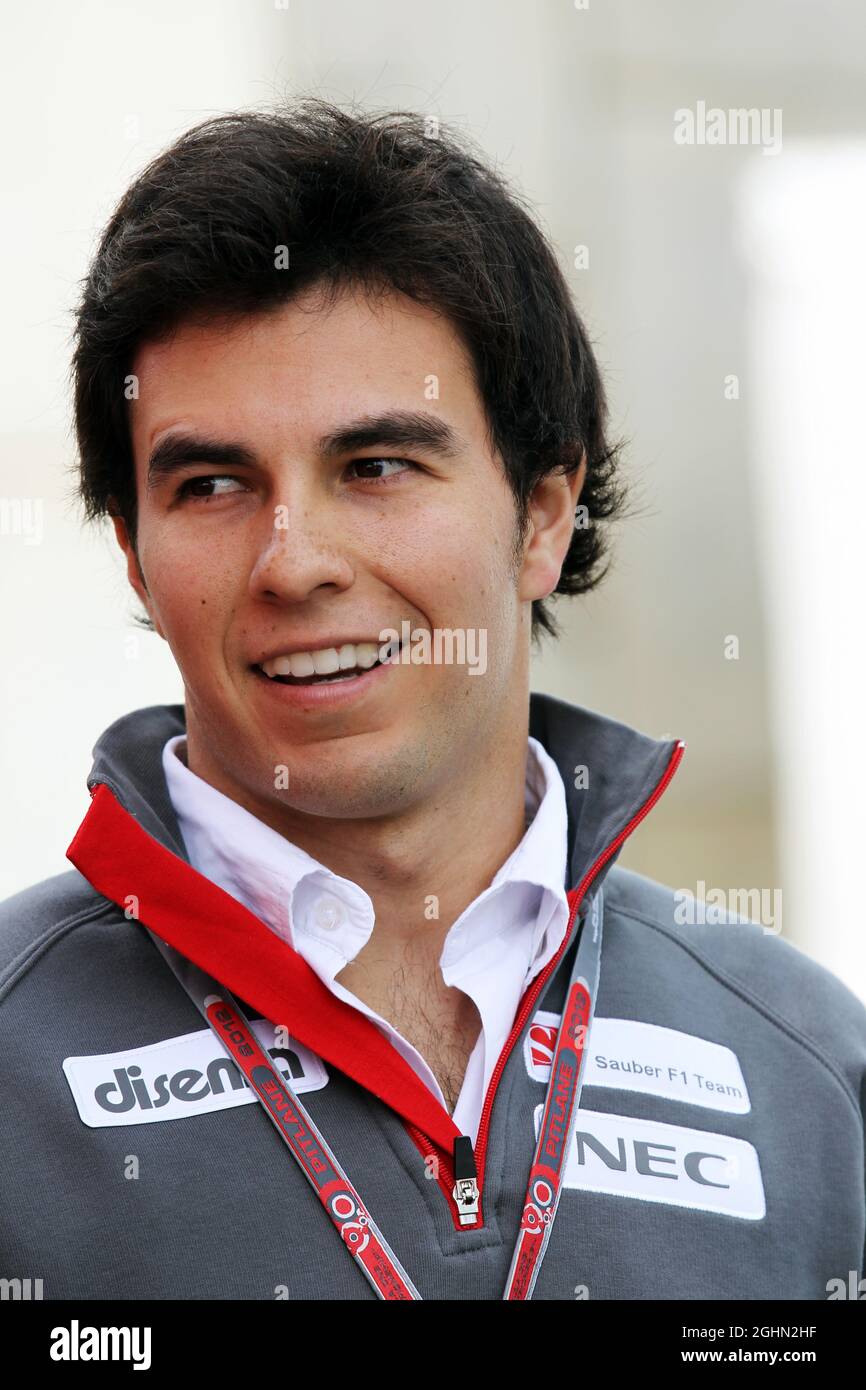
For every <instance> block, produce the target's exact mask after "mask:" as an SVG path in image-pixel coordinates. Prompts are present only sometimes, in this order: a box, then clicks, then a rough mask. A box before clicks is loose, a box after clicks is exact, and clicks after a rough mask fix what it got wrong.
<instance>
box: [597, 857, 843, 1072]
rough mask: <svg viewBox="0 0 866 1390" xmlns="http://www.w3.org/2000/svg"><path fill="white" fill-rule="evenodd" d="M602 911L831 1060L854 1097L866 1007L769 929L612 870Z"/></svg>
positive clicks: (639, 877)
mask: <svg viewBox="0 0 866 1390" xmlns="http://www.w3.org/2000/svg"><path fill="white" fill-rule="evenodd" d="M608 913H611V914H613V915H619V916H620V917H622V918H625V919H630V920H631V921H632V922H633V923H634V924H635V925H636V926H637V927H638V928H640V929H641V930H645V929H649V930H650V931H651V932H655V933H656V940H660V939H664V940H666V941H667V942H669V943H670V944H671V945H672V946H673V947H674V948H675V949H678V950H680V951H684V952H687V953H688V954H689V955H691V956H692V958H693V959H695V960H696V961H697V962H698V963H699V964H700V965H701V966H702V967H703V969H704V971H706V972H707V973H708V976H709V977H710V979H711V980H714V981H715V982H716V984H717V985H718V986H719V987H721V988H726V989H728V990H731V991H733V992H734V993H735V994H736V995H738V996H739V998H741V999H742V1000H744V1001H745V1002H747V1003H749V1004H751V1005H752V1006H753V1007H754V1008H755V1009H757V1010H759V1011H760V1012H761V1013H762V1014H763V1015H764V1017H765V1018H766V1019H767V1020H769V1021H770V1022H772V1023H773V1024H774V1025H776V1026H777V1027H780V1028H782V1029H784V1030H785V1031H786V1032H787V1033H788V1034H789V1036H792V1037H795V1038H797V1039H798V1040H799V1041H800V1042H802V1043H805V1044H806V1045H807V1046H809V1047H810V1048H811V1049H812V1050H813V1051H815V1050H816V1049H817V1050H818V1051H819V1052H820V1053H821V1054H822V1055H823V1056H824V1057H825V1058H826V1059H829V1060H830V1061H832V1063H833V1064H834V1067H835V1070H837V1072H838V1071H841V1072H842V1073H843V1074H844V1076H845V1078H846V1080H847V1083H848V1085H849V1087H850V1088H851V1089H852V1090H853V1092H854V1094H855V1095H856V1094H857V1093H858V1091H859V1090H860V1088H861V1086H862V1085H863V1080H864V1075H866V1006H864V1004H863V1003H862V1001H861V1000H860V999H859V998H858V997H857V995H856V994H855V993H854V992H853V990H851V989H850V988H849V987H848V986H847V985H846V984H844V983H843V982H842V981H841V980H840V979H839V978H838V976H836V975H834V974H833V973H832V971H830V970H828V969H827V968H826V967H825V966H823V965H820V964H819V963H818V961H815V960H813V959H812V958H811V957H810V956H808V955H806V954H805V952H804V951H802V950H800V948H799V947H797V946H794V945H792V944H791V943H790V942H788V941H785V940H784V939H783V937H782V936H781V935H780V934H779V932H778V930H777V929H776V928H775V927H773V928H772V929H771V928H770V927H768V926H762V925H761V924H760V923H758V922H755V921H751V920H749V919H748V918H747V917H744V916H742V915H740V914H738V913H736V912H733V911H729V910H728V911H725V910H723V909H721V908H715V907H714V908H713V911H712V912H709V911H705V912H704V911H701V910H700V907H699V908H698V910H694V908H692V907H690V905H689V902H688V898H687V895H686V894H684V893H683V892H680V891H677V890H674V889H673V888H669V887H666V886H665V885H664V884H661V883H657V882H655V881H654V880H653V879H650V878H646V877H644V875H642V874H637V873H634V872H633V871H632V870H630V869H623V868H621V867H619V866H615V867H614V868H613V869H611V871H610V873H609V874H608V876H607V880H606V882H605V916H606V917H607V914H608ZM707 919H709V920H707Z"/></svg>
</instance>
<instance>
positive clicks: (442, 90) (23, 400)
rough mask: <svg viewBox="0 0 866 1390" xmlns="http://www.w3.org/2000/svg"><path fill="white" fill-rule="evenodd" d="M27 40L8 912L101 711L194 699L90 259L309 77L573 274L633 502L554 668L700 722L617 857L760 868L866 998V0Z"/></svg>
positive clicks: (102, 28)
mask: <svg viewBox="0 0 866 1390" xmlns="http://www.w3.org/2000/svg"><path fill="white" fill-rule="evenodd" d="M2 29H3V31H4V39H5V42H4V44H3V49H4V52H5V58H4V59H3V70H4V71H3V82H2V85H0V104H2V109H3V121H2V128H3V132H4V136H3V143H4V161H3V168H4V184H5V192H6V197H7V212H6V217H5V219H4V225H3V231H2V235H3V238H4V243H5V245H4V254H3V256H2V258H0V277H2V302H3V306H4V320H5V322H4V330H5V331H4V333H3V336H2V346H0V352H2V363H0V427H2V451H0V569H2V599H0V603H2V609H0V611H2V623H3V632H4V643H3V665H4V668H5V669H4V675H5V680H4V684H3V692H2V700H3V704H2V719H0V740H2V746H0V760H2V761H0V765H2V770H3V778H4V795H3V798H2V805H0V822H2V823H0V844H2V863H0V898H2V897H6V896H8V895H9V894H11V893H13V892H15V891H17V890H18V889H20V888H23V887H25V886H27V885H28V884H30V883H32V882H34V881H36V880H38V879H40V878H43V877H45V876H47V875H49V874H52V873H57V872H60V871H62V870H64V869H66V868H68V867H69V865H68V863H67V861H66V859H65V850H66V847H67V845H68V844H69V842H70V840H71V839H72V836H73V834H74V832H75V830H76V828H77V826H78V824H79V823H80V820H81V818H82V817H83V815H84V813H85V811H86V809H87V805H88V802H89V798H88V795H87V791H86V787H85V779H86V776H87V773H88V771H89V769H90V764H91V756H90V752H91V748H92V746H93V743H94V741H95V740H96V738H97V737H98V735H99V734H100V733H101V731H102V730H103V729H104V728H105V727H106V726H107V725H108V724H109V723H110V722H111V721H112V720H114V719H115V718H117V717H118V716H119V715H121V714H123V713H125V712H127V711H129V710H132V709H135V708H139V707H141V706H144V705H148V704H153V703H168V702H174V701H179V700H181V699H182V698H183V692H182V687H181V683H180V678H179V676H178V674H177V671H176V668H175V667H174V664H173V662H172V660H171V656H170V653H169V652H168V649H167V647H166V645H165V644H164V643H163V642H161V641H160V640H159V639H158V638H157V637H155V636H153V635H150V634H146V633H142V632H140V631H139V630H138V629H137V628H136V627H135V626H134V624H133V623H132V614H133V612H134V611H135V603H134V598H133V596H132V594H131V591H130V590H128V588H127V584H126V579H125V576H124V572H123V567H122V564H121V557H120V552H119V550H117V548H116V544H115V542H114V539H113V534H112V533H111V532H110V531H108V530H106V531H104V532H102V533H100V532H99V531H97V530H94V529H92V528H91V529H90V530H89V531H84V530H83V529H82V527H81V521H80V515H79V512H78V509H77V506H76V505H75V503H74V502H73V501H72V500H71V498H72V487H73V482H74V473H73V470H74V463H75V452H74V444H73V439H72V435H71V428H70V407H69V390H68V368H69V356H70V341H71V340H70V335H71V330H72V310H73V307H74V305H75V302H76V299H77V295H78V282H79V280H80V278H81V277H82V276H83V275H84V274H85V271H86V267H87V264H88V260H89V257H90V255H91V253H92V251H93V249H94V247H95V243H96V238H97V235H98V232H99V231H100V229H101V228H102V226H103V224H104V223H105V221H106V220H107V218H108V216H109V215H110V213H111V211H112V209H113V207H114V204H115V202H116V201H117V199H118V198H119V197H120V195H121V194H122V192H123V191H124V189H125V188H126V186H127V184H128V183H129V181H130V180H131V179H132V177H133V176H134V175H135V174H136V173H137V172H138V170H139V169H140V168H141V167H142V166H143V165H144V164H145V163H146V162H147V160H148V159H150V158H151V157H152V155H153V154H155V153H156V152H157V151H158V150H160V149H162V148H163V147H164V146H165V145H166V144H168V143H169V142H170V141H171V140H172V139H173V138H174V137H175V136H176V135H177V134H179V133H180V132H181V131H182V130H184V129H186V128H187V127H189V126H190V125H193V124H195V123H196V122H197V121H199V120H202V119H204V118H205V117H207V116H210V115H213V114H216V113H219V112H222V111H226V110H232V109H240V108H245V107H267V106H270V105H272V104H274V103H275V102H279V101H280V100H281V99H283V98H286V97H289V98H291V97H292V96H296V95H301V94H307V93H311V94H317V95H320V96H323V97H326V98H328V99H330V100H333V101H337V102H351V101H356V102H359V103H360V104H361V105H362V106H364V107H368V108H370V109H374V110H383V109H391V108H395V107H402V108H410V109H413V110H420V111H422V112H424V113H427V114H429V115H431V116H438V117H439V118H440V119H441V120H442V121H445V122H450V123H452V124H455V125H457V126H459V127H462V128H465V129H466V130H467V131H468V132H469V133H471V135H472V136H473V137H474V138H475V140H476V141H477V142H478V143H479V145H480V146H481V147H482V149H483V150H484V151H485V152H486V153H487V155H488V156H489V157H490V159H491V160H492V161H493V162H494V163H495V164H496V165H497V167H498V168H500V169H501V170H502V171H504V172H505V173H506V174H507V176H508V177H509V178H510V180H511V181H512V183H513V184H514V185H515V186H516V187H517V188H518V189H520V190H521V191H522V192H523V193H524V194H525V195H526V196H527V197H528V198H529V199H530V200H531V201H532V203H533V204H534V205H535V207H536V209H537V216H538V219H539V221H540V222H541V224H542V226H543V227H544V228H545V230H546V231H547V233H548V234H549V236H550V237H551V239H552V241H553V243H554V245H555V247H556V249H557V251H558V254H559V256H560V259H561V263H562V265H563V268H564V270H565V271H566V274H567V275H568V278H569V283H570V284H571V286H572V287H573V291H574V294H575V297H576V300H577V303H578V306H579V308H580V310H581V312H582V314H583V316H584V318H585V321H586V323H587V325H588V328H589V331H590V334H591V336H592V338H593V341H594V343H595V346H596V350H597V352H598V354H599V357H600V360H601V363H602V366H603V369H604V370H605V372H606V379H607V383H608V390H609V395H610V403H611V415H612V426H613V431H614V433H615V434H618V435H624V436H626V437H627V439H628V441H629V447H628V450H627V455H626V468H627V473H628V476H629V478H630V479H631V482H632V493H633V497H632V515H631V517H630V518H629V519H627V520H625V521H624V522H622V523H621V524H620V525H619V526H618V527H617V528H616V531H615V534H614V555H613V561H614V563H613V567H612V570H611V572H610V574H609V576H608V578H607V580H606V581H605V583H604V584H603V585H602V587H601V589H600V590H599V591H598V592H597V593H595V594H593V595H590V596H588V597H587V598H586V599H583V600H567V599H563V600H560V601H559V602H558V604H557V606H556V609H555V612H556V615H557V618H558V620H559V621H560V622H561V623H562V638H561V641H560V642H559V643H558V644H556V643H553V642H551V641H548V642H547V643H546V644H545V647H544V649H543V652H542V654H541V655H540V656H539V657H538V658H537V660H536V662H535V670H534V679H533V688H534V689H536V690H544V691H548V692H550V693H552V694H554V695H557V696H560V697H562V698H564V699H567V700H570V701H573V702H574V703H577V704H582V705H586V706H588V707H590V708H592V709H597V710H600V711H602V712H603V713H605V714H608V715H611V716H613V717H615V718H617V719H621V720H623V721H625V722H627V723H629V724H632V725H634V726H636V727H638V728H640V729H643V730H645V731H646V732H647V733H650V734H652V735H654V736H657V737H661V736H668V737H679V738H683V739H685V740H686V742H687V743H688V749H687V752H686V757H685V760H684V763H683V765H682V768H681V770H680V772H679V773H678V775H677V778H676V780H675V782H674V784H673V786H672V787H671V789H670V791H669V792H668V793H667V795H666V796H665V797H664V799H663V800H662V802H661V803H660V805H659V807H658V808H657V809H656V810H655V812H654V813H653V815H652V816H651V817H650V818H649V819H648V820H647V821H646V823H645V824H644V825H643V826H642V827H641V828H640V829H639V831H638V832H637V833H636V834H635V836H634V837H633V838H632V840H631V841H630V842H629V843H628V844H627V846H626V848H625V851H624V853H623V856H622V859H621V862H622V863H624V864H625V865H627V866H629V867H632V868H634V869H637V870H638V871H640V872H643V873H647V874H649V875H650V876H652V877H654V878H657V879H660V880H662V881H665V882H667V883H668V884H670V885H671V886H673V887H675V888H680V889H689V890H691V891H692V892H696V893H698V895H699V896H703V895H704V893H705V892H707V891H709V890H710V889H721V890H722V891H723V893H724V894H725V895H730V894H731V893H732V892H738V891H739V892H743V893H745V892H751V893H752V894H756V893H760V892H761V891H763V893H764V895H765V899H764V901H765V903H767V904H772V903H773V902H775V903H776V905H777V907H778V905H779V903H781V927H782V934H783V936H784V937H785V938H786V939H787V940H789V941H791V942H793V943H794V944H796V945H797V946H799V947H800V948H801V949H803V950H805V951H807V952H808V953H809V954H810V955H812V956H814V957H815V958H817V959H818V960H820V961H822V962H823V963H824V964H825V965H827V966H828V967H829V968H830V969H832V970H833V971H834V972H835V973H836V974H838V975H840V976H841V977H842V978H843V979H844V980H845V981H846V982H847V983H848V984H849V985H850V986H851V987H852V988H853V989H854V990H855V991H856V992H857V993H858V994H859V995H860V996H861V997H863V998H864V999H866V945H864V938H863V931H862V927H861V920H862V916H863V913H862V910H861V909H860V908H859V907H858V906H857V900H858V890H859V889H860V883H859V869H858V866H859V864H860V853H861V846H860V843H859V841H860V835H861V828H862V825H863V816H862V813H861V802H862V797H863V787H864V783H866V754H864V745H863V737H862V731H863V727H864V714H863V705H864V698H863V695H864V680H863V624H862V621H861V613H862V608H863V594H864V573H866V561H864V545H866V543H864V539H863V538H862V536H861V530H862V526H863V519H864V503H866V481H864V462H866V461H864V447H863V429H862V425H861V421H860V419H859V412H860V410H861V404H862V401H863V398H864V387H863V363H864V347H863V328H862V325H863V324H864V322H866V314H864V309H866V265H864V249H863V248H864V246H866V88H864V76H866V8H864V7H862V6H857V5H854V4H852V3H850V0H823V3H822V4H821V5H820V6H817V5H815V4H814V3H811V0H740V3H737V0H729V3H728V4H726V5H724V6H718V5H711V4H708V3H699V4H696V3H695V0H606V3H605V0H589V3H579V0H578V3H575V0H534V2H533V3H531V4H530V3H526V2H525V0H472V3H471V4H466V3H465V0H464V2H463V3H453V0H438V3H437V4H436V5H435V6H434V5H427V4H423V5H422V4H420V3H418V0H366V3H360V4H359V3H358V2H357V0H288V3H285V4H280V3H275V0H208V3H203V2H202V3H200V2H199V0H151V3H149V4H148V5H147V6H146V7H143V6H141V5H139V4H131V3H126V0H112V3H111V4H110V5H109V4H108V3H107V0H90V3H87V2H86V0H78V2H77V3H73V4H61V3H59V0H46V3H44V4H42V5H40V6H38V7H29V8H28V7H24V6H21V5H19V6H16V7H9V8H8V9H6V11H5V13H4V17H3V21H2ZM734 110H749V111H753V112H754V113H755V116H756V117H758V118H759V119H756V118H755V117H752V118H750V120H749V123H748V126H745V125H744V126H740V127H738V126H737V124H736V123H735V121H734V119H733V118H732V117H729V116H728V113H730V112H731V111H734ZM683 112H685V113H687V114H686V115H683V114H682V113H683ZM713 112H721V113H722V116H723V118H725V120H723V123H722V125H720V124H719V120H718V117H714V116H713V114H712V113H713ZM678 113H679V114H678ZM725 121H726V123H725ZM719 135H721V136H722V138H721V139H718V138H715V139H714V137H718V136H719ZM744 137H745V138H744ZM777 892H781V899H779V898H775V897H774V894H775V893H777ZM770 911H771V912H772V906H771V907H770ZM776 915H777V916H778V913H777V914H776ZM776 925H777V926H778V925H779V922H778V921H777V922H776Z"/></svg>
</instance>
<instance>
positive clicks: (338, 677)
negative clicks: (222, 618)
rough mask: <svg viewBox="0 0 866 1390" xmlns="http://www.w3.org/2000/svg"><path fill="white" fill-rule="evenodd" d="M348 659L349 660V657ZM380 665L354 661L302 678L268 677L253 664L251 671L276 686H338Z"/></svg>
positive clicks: (274, 675) (374, 662) (311, 673)
mask: <svg viewBox="0 0 866 1390" xmlns="http://www.w3.org/2000/svg"><path fill="white" fill-rule="evenodd" d="M402 647H403V643H402V642H401V643H400V644H399V645H398V647H397V649H396V651H395V652H394V655H393V656H392V657H391V660H390V661H389V662H388V664H389V665H390V664H391V663H392V662H393V661H394V660H395V659H396V658H397V657H398V656H399V654H400V651H401V650H402ZM349 659H350V660H351V655H350V656H349ZM382 664H383V663H382V661H381V660H380V659H379V658H378V657H377V658H376V659H375V660H374V661H372V662H369V660H368V661H364V662H363V663H362V662H357V661H356V662H353V664H352V665H351V666H347V667H343V668H341V669H339V670H336V671H328V672H316V671H313V672H310V674H309V675H302V676H293V675H290V674H285V675H282V674H281V675H277V674H276V673H274V674H272V675H269V674H268V672H267V671H265V670H264V668H263V667H262V666H260V665H258V664H254V665H253V666H252V668H251V669H252V670H253V671H254V672H255V674H256V675H257V676H260V677H261V678H262V680H266V681H270V682H272V683H273V684H276V685H306V686H310V685H338V684H340V683H341V682H342V681H350V680H357V679H358V677H359V676H365V675H367V673H368V672H370V671H375V670H376V669H377V667H379V666H381V665H382Z"/></svg>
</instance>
